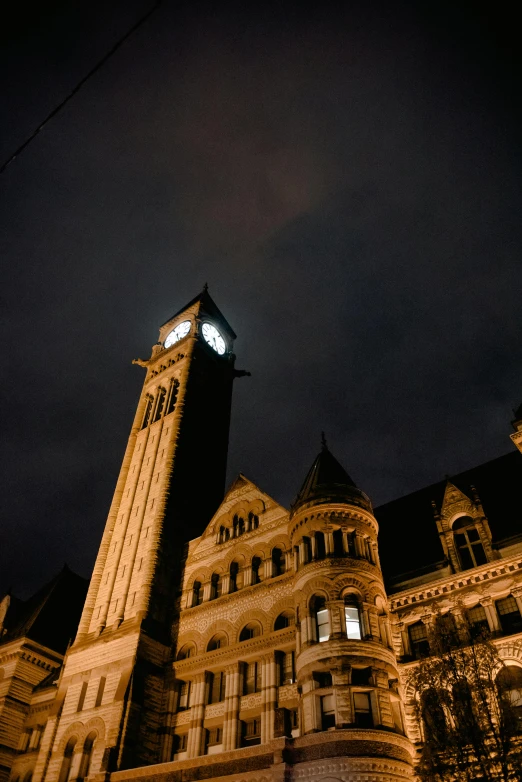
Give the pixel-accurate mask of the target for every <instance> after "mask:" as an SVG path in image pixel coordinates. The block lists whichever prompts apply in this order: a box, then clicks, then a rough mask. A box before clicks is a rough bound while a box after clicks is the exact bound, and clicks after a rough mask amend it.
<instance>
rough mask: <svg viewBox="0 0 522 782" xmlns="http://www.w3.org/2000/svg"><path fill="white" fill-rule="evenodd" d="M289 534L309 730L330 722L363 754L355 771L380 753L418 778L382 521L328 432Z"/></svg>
mask: <svg viewBox="0 0 522 782" xmlns="http://www.w3.org/2000/svg"><path fill="white" fill-rule="evenodd" d="M289 534H290V538H291V544H292V549H293V554H294V566H295V571H296V574H295V579H294V595H295V601H296V613H297V615H298V617H299V622H298V640H297V649H296V653H297V654H296V673H297V681H298V686H299V689H300V691H301V696H302V697H301V704H302V714H301V725H302V732H303V733H304V734H311V733H318V732H324V733H325V735H324V741H327V742H330V740H332V741H333V740H335V741H336V742H340V744H339V747H340V746H341V744H342V746H343V748H342V750H341V749H340V750H339V755H340V756H341V755H345V756H353V755H357V756H358V757H357V760H356V761H355V760H354V761H353V768H352V767H351V765H350V771H351V772H352V773H353V777H352V776H350V779H352V778H353V779H354V780H358V779H359V778H361V779H362V778H363V776H364V773H366V772H367V771H368V770H369V769H370V768H373V765H372V764H374V763H375V756H376V755H378V756H379V757H380V758H382V757H387V758H388V759H389V760H392V761H393V765H394V773H395V774H396V775H397V776H396V777H395V776H394V778H397V779H409V778H410V776H411V757H412V746H411V744H410V742H409V741H408V740H407V739H406V738H405V730H404V710H403V704H402V700H401V695H400V687H399V684H398V682H399V674H398V670H397V661H396V657H395V654H394V651H393V647H392V638H391V628H390V620H389V616H388V609H387V599H386V593H385V590H384V584H383V579H382V573H381V569H380V564H379V554H378V549H377V534H378V524H377V521H376V519H375V517H374V515H373V511H372V505H371V502H370V500H369V498H368V497H367V495H366V494H365V493H364V492H363V491H361V489H359V488H358V487H357V486H356V484H355V482H354V481H353V479H352V478H351V477H350V476H349V475H348V473H347V472H346V471H345V469H344V468H343V467H342V466H341V464H340V463H339V462H338V461H337V459H336V458H335V457H334V456H333V454H332V453H331V452H330V451H329V449H328V447H327V445H326V443H325V442H324V441H323V447H322V449H321V452H320V453H319V455H318V456H317V458H316V459H315V461H314V463H313V464H312V467H311V468H310V470H309V472H308V475H307V476H306V478H305V480H304V483H303V485H302V488H301V490H300V492H299V494H298V495H297V498H296V500H295V502H294V504H293V506H292V509H291V513H290V521H289ZM330 731H332V733H330ZM363 757H364V760H363ZM346 762H350V761H347V758H346V757H344V758H343V763H344V764H345V766H346ZM359 772H360V773H361V777H359ZM364 778H366V777H364Z"/></svg>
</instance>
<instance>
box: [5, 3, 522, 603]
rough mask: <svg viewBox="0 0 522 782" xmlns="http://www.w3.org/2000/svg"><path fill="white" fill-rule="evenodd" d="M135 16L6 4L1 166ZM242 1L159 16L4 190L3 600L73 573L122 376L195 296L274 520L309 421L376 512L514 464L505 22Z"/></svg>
mask: <svg viewBox="0 0 522 782" xmlns="http://www.w3.org/2000/svg"><path fill="white" fill-rule="evenodd" d="M152 4H153V3H150V2H149V3H147V2H143V0H140V1H139V2H138V0H125V2H113V1H112V0H109V1H108V2H102V1H101V0H90V2H85V0H78V2H69V3H66V2H58V1H56V0H55V2H44V3H41V4H34V5H33V6H32V7H31V6H29V7H28V6H27V4H20V6H21V9H20V10H19V11H16V10H15V11H13V12H12V18H11V20H9V23H7V24H4V25H3V28H4V33H3V35H4V36H6V35H7V39H5V38H4V41H3V47H2V56H1V57H2V60H1V64H2V66H3V67H2V69H1V72H2V73H3V74H4V76H3V81H4V83H3V89H2V94H3V99H2V100H3V107H4V118H5V119H4V123H3V128H2V141H1V151H2V157H3V158H5V157H7V156H8V155H9V154H10V153H11V152H12V151H13V149H14V148H16V147H17V146H18V145H19V144H20V143H21V142H22V141H23V140H24V139H25V138H26V137H27V135H28V134H29V133H30V132H31V131H32V129H33V128H34V127H35V126H36V125H38V124H39V122H40V121H41V120H42V119H43V117H45V115H46V114H47V113H48V112H49V111H50V110H51V109H52V108H53V107H54V106H55V105H56V104H57V103H58V102H59V101H60V100H62V99H63V97H64V96H65V95H66V94H67V92H68V91H69V90H70V89H72V88H73V87H74V85H75V84H76V83H77V82H78V81H79V79H80V78H82V77H83V76H84V75H85V73H86V72H87V71H88V70H89V69H90V68H91V67H92V66H93V65H94V64H95V62H96V61H97V60H98V59H99V58H100V57H102V56H103V54H104V53H105V52H106V51H107V50H108V49H109V48H110V47H111V46H112V45H113V44H114V43H115V41H116V40H117V39H118V38H119V37H120V36H121V35H122V34H123V33H124V32H125V31H126V30H127V29H128V28H129V27H130V26H131V25H132V24H133V23H134V22H135V21H136V19H137V18H139V16H140V15H141V14H143V13H144V12H145V11H146V10H147V9H148V8H150V7H151V5H152ZM250 6H251V4H248V3H244V4H243V5H242V6H239V8H235V9H233V8H231V7H226V6H225V5H224V4H215V6H214V7H211V6H210V5H206V6H203V5H198V4H197V3H193V4H190V5H187V6H183V4H180V3H175V2H169V1H168V0H165V2H164V3H163V4H162V5H161V6H160V7H159V9H158V10H157V11H155V13H154V14H153V15H152V16H151V18H150V19H149V21H148V22H147V23H146V24H145V25H144V26H143V27H142V28H141V29H140V30H139V31H138V32H137V33H136V34H135V35H134V36H133V37H132V38H131V39H130V40H129V41H127V43H126V44H125V45H124V46H123V47H122V48H121V49H120V50H119V51H118V52H117V54H116V55H115V56H114V57H113V58H112V59H111V60H110V62H109V63H107V65H105V66H104V68H103V69H102V70H101V71H100V72H99V73H98V74H97V75H96V76H94V77H93V78H92V79H91V80H90V81H89V82H88V83H87V85H86V86H85V87H84V88H83V89H82V91H81V92H80V93H79V94H78V95H76V97H75V98H74V99H73V100H72V101H71V102H70V103H69V104H68V105H67V107H66V108H65V109H64V111H62V112H61V113H60V115H59V116H57V117H56V118H55V119H54V120H53V121H52V122H51V123H49V125H48V126H47V127H46V128H45V130H44V131H43V132H42V133H41V134H40V135H39V136H38V138H37V139H36V141H35V142H34V143H33V144H31V146H30V147H29V148H28V149H26V151H25V152H24V153H23V154H22V155H21V156H20V157H19V158H18V159H17V160H15V161H14V163H13V164H12V165H10V166H9V168H8V169H7V171H6V172H5V173H4V174H3V176H1V177H0V193H1V195H0V210H1V221H2V223H1V228H0V243H1V244H0V257H1V258H2V263H3V274H2V286H1V293H2V301H3V303H2V331H3V348H2V362H1V363H2V366H1V371H2V376H3V377H2V380H3V382H2V392H3V398H2V404H1V412H2V418H3V421H2V438H1V441H2V470H3V477H4V489H3V492H2V499H3V510H2V522H1V523H2V527H1V530H0V535H1V539H0V593H1V592H2V590H5V589H6V588H8V587H9V586H10V585H12V587H13V590H14V592H15V593H16V594H18V595H21V596H25V595H27V594H28V593H29V592H30V591H31V590H34V589H36V588H37V587H38V586H39V585H40V584H42V583H43V582H44V581H45V580H47V579H49V578H51V577H52V576H53V575H54V574H55V573H56V571H57V570H59V569H60V568H61V567H62V565H63V563H64V562H65V561H66V562H67V563H68V564H69V566H70V567H72V568H73V569H75V570H76V571H78V572H80V573H81V574H82V575H84V576H89V575H90V572H91V568H92V564H93V561H94V557H95V555H96V551H97V547H98V544H99V540H100V537H101V533H102V530H103V526H104V523H105V518H106V514H107V511H108V507H109V503H110V500H111V496H112V492H113V489H114V484H115V481H116V477H117V473H118V470H119V467H120V463H121V459H122V456H123V452H124V448H125V444H126V440H127V436H128V432H129V429H130V425H131V422H132V417H133V413H134V410H135V406H136V403H137V399H138V395H139V392H140V387H141V383H142V381H143V370H142V369H141V368H139V367H136V366H133V365H132V364H131V360H132V359H133V358H136V357H138V356H140V357H147V356H148V355H149V354H150V347H151V345H152V344H153V343H154V342H156V340H157V330H158V327H159V326H160V324H162V323H163V322H164V321H165V320H166V319H167V318H168V317H169V316H170V315H172V314H173V313H174V312H175V311H177V310H178V309H179V308H180V307H182V306H183V305H184V304H185V303H186V302H187V301H188V300H189V299H191V298H192V297H193V296H194V295H195V294H196V293H198V291H199V290H200V289H201V288H202V286H203V284H204V283H205V282H208V284H209V289H210V293H211V295H212V296H213V297H214V299H215V301H216V303H217V304H218V306H219V307H220V308H221V309H222V311H223V313H224V315H225V316H226V318H227V319H228V320H229V322H230V323H231V325H232V327H233V328H234V329H235V330H236V332H237V334H238V335H239V336H238V339H237V342H236V353H237V356H238V361H237V366H238V367H239V368H241V369H243V368H244V369H247V370H249V371H250V372H251V373H252V377H250V378H244V379H240V380H238V381H237V383H236V386H235V391H234V400H233V417H232V426H231V442H230V454H229V479H230V480H231V479H232V478H233V477H234V475H235V474H237V472H238V471H239V470H241V471H242V472H244V473H245V474H246V475H247V476H249V477H250V478H251V479H252V480H254V481H256V482H257V483H258V484H259V485H260V486H261V487H262V488H263V489H264V490H266V491H267V492H268V493H269V494H271V495H272V496H273V497H274V498H275V499H277V500H278V501H280V502H281V503H283V504H285V505H288V504H289V503H290V502H291V500H292V499H293V497H294V496H295V494H296V493H297V491H298V489H299V486H300V483H301V482H302V479H303V477H304V474H305V473H306V471H307V469H308V467H309V465H310V463H311V462H312V460H313V458H314V457H315V455H316V453H317V451H318V450H319V447H320V432H321V430H322V429H324V430H325V432H326V436H327V439H328V442H329V445H330V447H331V450H332V451H333V453H334V454H335V455H336V456H337V458H338V459H339V460H340V461H341V462H342V463H343V464H344V466H345V467H346V468H347V470H348V471H349V472H350V474H351V475H352V476H353V477H354V479H355V480H356V482H357V483H358V485H359V486H361V488H363V489H364V490H365V491H366V492H367V493H368V494H369V495H370V497H371V499H372V500H373V502H374V504H375V505H379V504H381V503H383V502H386V501H388V500H390V499H394V498H396V497H398V496H401V495H403V494H405V493H408V492H410V491H413V490H415V489H417V488H420V487H422V486H424V485H426V484H428V483H431V482H433V481H437V480H440V479H441V478H442V477H443V476H444V475H445V474H446V473H449V474H451V473H454V472H457V471H460V470H464V469H466V468H469V467H472V466H474V465H476V464H479V463H481V462H484V461H487V460H489V459H492V458H494V457H496V456H499V455H501V454H503V453H506V452H508V451H509V450H510V449H511V448H512V447H513V446H512V444H511V443H510V440H509V434H510V432H511V427H510V420H511V418H512V412H511V409H512V408H513V407H514V406H515V405H517V404H520V402H522V364H521V360H520V344H521V342H520V337H521V333H522V329H521V327H522V308H521V296H520V291H521V288H522V285H521V278H522V264H521V245H522V220H521V190H522V171H521V160H520V138H521V136H522V132H521V131H522V122H521V114H522V112H521V90H520V70H519V69H520V61H519V54H518V50H519V48H520V47H519V41H518V26H517V25H516V24H515V21H514V20H513V19H510V13H511V6H510V5H509V4H507V3H496V4H491V3H488V4H486V3H484V4H482V3H480V2H478V3H477V2H469V3H464V2H459V0H457V1H456V2H448V3H445V2H438V3H429V2H428V3H411V4H406V3H400V2H397V3H394V2H386V3H384V2H383V3H382V4H380V3H377V2H375V3H372V2H371V0H368V2H366V3H362V2H361V3H346V4H344V6H343V9H344V10H339V7H338V6H334V5H328V4H327V3H326V4H325V3H320V4H318V6H317V7H316V9H315V12H314V13H306V12H305V11H304V10H303V9H304V4H300V8H298V7H297V5H296V6H294V7H293V8H292V7H291V6H290V5H285V4H279V6H277V7H276V9H275V10H274V8H270V7H269V6H268V5H264V4H263V5H262V9H263V10H257V11H253V10H252V9H251V7H250ZM207 470H212V464H208V463H205V462H204V461H203V460H202V464H201V480H202V483H203V484H204V481H205V472H206V471H207Z"/></svg>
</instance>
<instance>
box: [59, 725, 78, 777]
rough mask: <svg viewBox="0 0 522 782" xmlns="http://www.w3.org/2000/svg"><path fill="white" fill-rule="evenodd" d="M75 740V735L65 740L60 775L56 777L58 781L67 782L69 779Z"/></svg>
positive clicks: (76, 739)
mask: <svg viewBox="0 0 522 782" xmlns="http://www.w3.org/2000/svg"><path fill="white" fill-rule="evenodd" d="M77 741H78V738H77V737H76V736H72V737H71V738H70V739H69V741H68V742H67V745H66V747H65V752H64V753H63V760H62V767H61V769H60V776H59V777H58V782H68V780H69V777H70V775H71V766H72V761H73V755H74V749H75V747H76V742H77Z"/></svg>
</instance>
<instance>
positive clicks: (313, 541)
mask: <svg viewBox="0 0 522 782" xmlns="http://www.w3.org/2000/svg"><path fill="white" fill-rule="evenodd" d="M310 548H311V549H312V559H317V541H316V539H315V532H312V534H311V536H310Z"/></svg>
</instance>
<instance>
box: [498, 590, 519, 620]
mask: <svg viewBox="0 0 522 782" xmlns="http://www.w3.org/2000/svg"><path fill="white" fill-rule="evenodd" d="M497 611H498V612H499V614H500V616H504V615H505V614H513V613H515V612H516V613H518V606H517V601H516V600H515V598H514V597H512V596H511V595H510V596H509V597H505V598H504V599H503V600H498V601H497Z"/></svg>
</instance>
